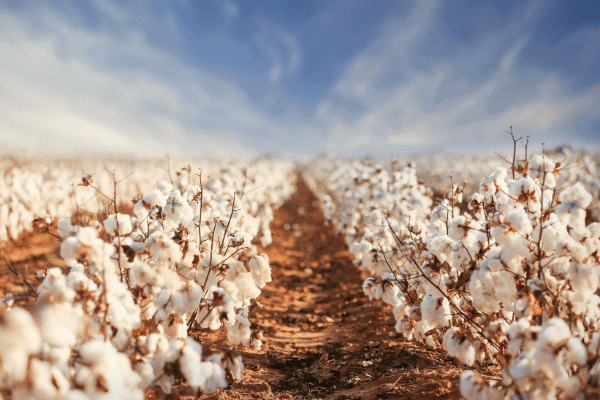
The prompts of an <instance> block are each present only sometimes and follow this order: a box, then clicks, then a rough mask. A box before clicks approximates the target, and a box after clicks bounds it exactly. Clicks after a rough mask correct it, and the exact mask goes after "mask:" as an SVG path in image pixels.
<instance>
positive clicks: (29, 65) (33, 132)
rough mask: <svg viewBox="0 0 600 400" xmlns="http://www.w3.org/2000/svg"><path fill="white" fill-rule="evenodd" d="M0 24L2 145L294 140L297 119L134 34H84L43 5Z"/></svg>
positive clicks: (179, 147)
mask: <svg viewBox="0 0 600 400" xmlns="http://www.w3.org/2000/svg"><path fill="white" fill-rule="evenodd" d="M33 21H35V24H34V23H33ZM40 21H41V22H40ZM0 26H2V27H3V28H2V29H1V30H0V54H3V57H2V58H0V93H2V94H3V95H2V96H1V97H0V108H1V109H2V110H3V111H2V114H3V118H2V120H1V121H0V144H1V145H7V146H11V147H20V146H26V147H34V148H35V149H36V151H38V152H46V153H64V152H69V151H72V150H73V149H88V150H91V151H102V152H114V151H119V152H126V153H129V154H137V155H139V156H144V157H149V156H161V155H163V154H165V153H167V152H168V153H171V154H173V155H175V154H181V155H184V156H193V157H203V156H210V157H225V158H227V157H238V158H239V157H241V158H247V157H249V156H252V155H255V154H257V153H258V152H262V151H276V150H278V149H280V148H281V146H285V143H286V140H288V139H285V138H290V137H294V133H293V132H295V129H296V128H297V123H293V124H285V123H284V122H283V121H276V120H274V119H272V118H270V117H268V116H267V115H266V114H265V113H264V112H263V111H261V110H260V109H259V108H257V106H256V105H255V104H254V103H253V102H252V101H251V100H250V99H249V97H248V95H247V94H246V93H245V92H244V91H243V90H242V89H240V88H239V87H238V86H237V85H236V84H235V83H233V82H231V81H229V80H227V79H226V78H224V77H221V76H218V75H216V74H213V73H210V72H206V71H202V70H199V69H197V68H195V67H193V66H190V65H187V64H185V62H183V61H182V60H181V59H179V58H177V57H176V56H174V55H173V54H171V53H167V52H165V51H164V50H161V49H160V48H158V47H154V46H152V45H150V44H148V43H147V41H146V39H145V35H144V34H143V32H142V31H139V30H135V29H133V30H130V31H129V32H124V33H123V34H108V33H106V32H96V31H85V30H82V29H80V27H76V26H73V25H71V24H70V23H69V22H67V21H66V20H65V19H64V18H62V17H60V16H59V15H57V14H56V13H52V12H48V10H44V12H43V16H42V15H34V16H33V17H31V16H30V17H28V19H27V20H26V19H25V18H24V17H22V16H17V15H13V14H10V13H6V12H4V13H0ZM288 118H289V116H288ZM300 123H305V121H304V122H303V121H302V120H301V121H300ZM17 138H18V140H17Z"/></svg>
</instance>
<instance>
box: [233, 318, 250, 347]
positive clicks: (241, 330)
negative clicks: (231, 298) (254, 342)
mask: <svg viewBox="0 0 600 400" xmlns="http://www.w3.org/2000/svg"><path fill="white" fill-rule="evenodd" d="M251 333H252V331H251V330H250V321H248V318H246V317H244V316H243V315H240V314H237V315H236V316H235V322H234V323H233V324H230V325H227V339H228V340H229V343H231V344H233V345H235V346H238V345H242V346H244V347H248V346H250V335H251Z"/></svg>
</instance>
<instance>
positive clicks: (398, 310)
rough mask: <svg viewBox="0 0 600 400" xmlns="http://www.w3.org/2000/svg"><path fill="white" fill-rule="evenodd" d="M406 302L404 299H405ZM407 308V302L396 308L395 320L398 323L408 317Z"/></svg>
mask: <svg viewBox="0 0 600 400" xmlns="http://www.w3.org/2000/svg"><path fill="white" fill-rule="evenodd" d="M403 300H404V299H403ZM406 312H407V307H406V301H403V302H402V303H401V304H398V305H397V306H395V307H394V319H395V320H396V322H398V321H400V320H401V319H402V318H404V316H405V315H406Z"/></svg>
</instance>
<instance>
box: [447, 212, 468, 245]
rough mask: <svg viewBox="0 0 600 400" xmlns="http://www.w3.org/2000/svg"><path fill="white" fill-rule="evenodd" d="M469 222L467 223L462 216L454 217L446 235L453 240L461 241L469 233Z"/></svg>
mask: <svg viewBox="0 0 600 400" xmlns="http://www.w3.org/2000/svg"><path fill="white" fill-rule="evenodd" d="M470 223H471V221H468V220H467V219H466V218H465V217H464V216H463V215H459V216H456V217H454V219H453V220H452V223H451V224H450V228H449V233H448V235H449V236H450V237H451V238H452V239H453V240H461V239H463V238H464V237H465V236H466V235H467V233H468V232H469V225H470Z"/></svg>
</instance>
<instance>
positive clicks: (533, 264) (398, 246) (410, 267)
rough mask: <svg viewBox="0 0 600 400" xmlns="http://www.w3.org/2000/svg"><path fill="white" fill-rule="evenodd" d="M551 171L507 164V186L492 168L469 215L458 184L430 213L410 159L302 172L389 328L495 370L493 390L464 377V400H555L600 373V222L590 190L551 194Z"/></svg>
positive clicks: (328, 163)
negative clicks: (591, 219)
mask: <svg viewBox="0 0 600 400" xmlns="http://www.w3.org/2000/svg"><path fill="white" fill-rule="evenodd" d="M588 167H589V166H588ZM561 172H562V168H561V166H560V164H559V163H555V162H554V161H553V160H552V159H550V158H549V157H548V156H546V155H543V154H540V155H536V156H533V157H531V158H530V159H528V160H524V159H523V160H517V162H516V163H515V168H514V178H513V172H512V171H511V172H510V173H509V171H508V170H507V169H506V168H504V167H497V168H496V169H495V171H494V172H492V173H491V174H490V175H489V176H488V177H486V178H484V179H482V180H481V183H480V185H479V190H478V192H476V193H474V194H472V195H471V196H470V198H469V199H468V205H469V207H468V208H469V209H468V210H461V208H459V207H457V205H458V204H460V203H461V200H462V199H461V198H460V196H462V193H463V192H462V190H461V189H460V188H459V187H458V186H456V185H454V186H453V188H452V190H451V191H450V192H449V193H448V194H447V195H446V198H445V199H443V200H442V201H440V203H439V204H438V205H436V206H434V205H433V204H432V202H431V198H429V197H428V196H427V194H428V193H429V194H430V193H431V192H430V191H429V190H428V189H427V188H425V187H423V186H422V185H419V184H418V183H417V179H416V171H415V169H414V168H413V167H412V166H410V165H409V166H407V167H404V168H402V167H398V163H392V164H389V165H388V168H387V169H386V168H384V167H383V165H382V164H379V165H374V164H373V162H372V161H369V160H367V161H362V162H361V161H356V160H355V161H352V160H332V159H326V158H323V159H321V160H319V162H318V163H314V164H313V165H311V166H310V167H309V168H308V169H307V171H306V172H305V176H306V179H307V181H308V182H309V184H310V186H311V188H312V189H313V190H314V191H315V193H316V194H317V197H318V198H319V200H320V202H321V205H322V208H323V210H324V213H325V215H326V217H327V219H328V221H330V222H331V223H332V224H334V226H335V227H336V228H337V230H338V231H339V232H340V233H341V234H343V235H344V237H345V239H346V242H347V243H348V246H349V249H350V251H351V252H352V253H353V254H354V256H355V262H356V263H357V264H359V266H360V267H361V269H363V270H364V271H366V272H367V273H369V274H371V275H372V276H371V277H369V278H367V279H366V280H365V282H364V284H363V291H364V293H365V294H366V295H368V296H369V298H370V299H372V300H378V299H381V300H383V301H384V302H385V303H387V304H390V305H391V306H392V307H393V313H394V316H395V318H396V321H397V323H396V327H395V328H396V330H397V331H398V332H399V333H402V334H403V335H404V337H405V338H407V339H409V340H413V339H416V340H420V341H423V342H424V343H426V344H428V345H433V346H435V345H441V346H443V347H445V348H446V350H447V351H448V353H449V355H451V356H453V357H455V358H456V359H457V360H459V361H460V362H462V363H464V364H466V365H469V366H471V365H474V364H475V363H477V362H483V361H486V360H487V361H490V362H493V363H498V364H500V366H501V367H502V371H503V372H502V379H501V380H498V381H492V382H491V383H485V381H484V380H483V378H482V377H480V376H479V375H478V374H477V373H476V372H474V371H468V372H465V373H463V375H462V377H461V384H460V389H461V393H462V395H463V396H464V397H465V398H466V399H510V398H527V399H556V398H573V397H574V396H576V395H578V394H584V393H585V392H586V390H587V386H586V385H587V382H588V381H589V382H592V384H593V382H597V378H596V377H597V374H598V371H599V370H600V362H599V359H598V340H599V334H598V333H597V330H598V322H597V321H598V318H600V308H599V307H600V296H598V287H599V283H600V281H599V278H600V275H599V273H598V271H600V268H599V267H600V257H598V254H600V243H599V242H598V237H599V235H598V234H599V228H598V226H599V224H597V223H592V224H586V216H587V209H588V208H589V207H590V205H591V204H592V201H593V195H592V194H590V193H589V191H588V190H587V189H586V187H585V186H584V185H583V184H582V183H573V184H571V185H568V186H567V187H564V188H563V187H559V186H558V183H557V182H560V181H561V179H562V178H561ZM398 177H401V181H402V182H406V183H407V184H405V185H404V186H402V185H400V186H398V185H391V184H390V183H391V182H394V180H395V179H397V178H398ZM409 182H410V184H408V183H409ZM399 189H400V190H399ZM388 195H391V196H388ZM592 384H590V385H592ZM590 387H591V386H590ZM523 396H525V397H523Z"/></svg>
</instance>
